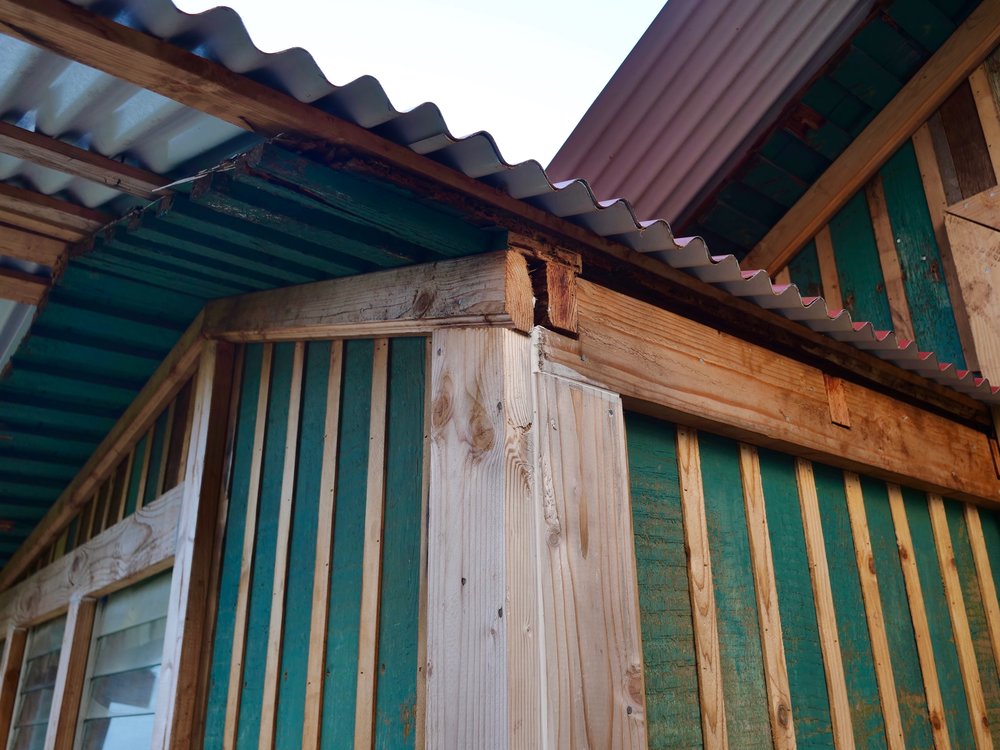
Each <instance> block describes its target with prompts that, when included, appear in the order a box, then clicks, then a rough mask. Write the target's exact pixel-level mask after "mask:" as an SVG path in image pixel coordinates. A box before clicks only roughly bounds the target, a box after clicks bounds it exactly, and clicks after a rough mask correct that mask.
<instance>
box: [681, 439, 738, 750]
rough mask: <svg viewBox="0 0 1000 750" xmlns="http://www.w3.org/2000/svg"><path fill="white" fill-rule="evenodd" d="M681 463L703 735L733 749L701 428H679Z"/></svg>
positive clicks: (708, 744)
mask: <svg viewBox="0 0 1000 750" xmlns="http://www.w3.org/2000/svg"><path fill="white" fill-rule="evenodd" d="M677 465H678V474H679V478H680V489H681V510H682V513H683V518H684V545H685V549H686V551H687V556H688V586H689V587H690V594H691V609H692V614H693V618H694V644H695V657H696V663H697V666H698V693H699V695H700V697H701V732H702V738H703V741H704V746H705V748H706V749H708V750H711V749H713V748H728V747H729V737H728V732H727V729H726V699H725V693H724V690H723V678H722V667H721V656H720V644H719V627H718V622H719V616H718V612H717V611H716V601H715V590H714V576H713V575H712V554H711V550H710V549H709V546H708V544H709V541H708V521H707V519H706V513H705V491H704V488H703V486H702V468H701V454H700V449H699V445H698V433H697V432H695V431H694V430H691V429H688V428H686V427H678V428H677Z"/></svg>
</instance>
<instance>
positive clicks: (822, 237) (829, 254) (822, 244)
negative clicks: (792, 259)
mask: <svg viewBox="0 0 1000 750" xmlns="http://www.w3.org/2000/svg"><path fill="white" fill-rule="evenodd" d="M815 239H816V259H817V260H818V261H819V278H820V282H821V283H822V285H823V299H825V300H826V306H827V308H829V309H830V310H841V309H843V307H844V298H843V296H842V295H841V292H840V274H839V273H838V272H837V258H836V254H835V253H834V251H833V237H832V236H831V234H830V225H829V224H827V225H825V226H823V227H822V228H821V229H820V230H819V231H818V232H817V233H816V238H815Z"/></svg>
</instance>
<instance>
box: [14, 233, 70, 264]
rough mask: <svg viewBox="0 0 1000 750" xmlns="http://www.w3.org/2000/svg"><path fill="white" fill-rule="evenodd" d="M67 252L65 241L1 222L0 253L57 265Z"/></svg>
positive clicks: (30, 261) (33, 261) (34, 261)
mask: <svg viewBox="0 0 1000 750" xmlns="http://www.w3.org/2000/svg"><path fill="white" fill-rule="evenodd" d="M65 253H66V243H65V242H61V241H60V240H55V239H52V238H51V237H45V236H44V235H41V234H36V233H34V232H25V231H24V230H21V229H16V228H15V227H11V226H7V225H5V224H0V255H6V256H7V257H8V258H16V259H17V260H25V261H28V262H29V263H41V264H42V265H43V266H55V265H56V264H57V263H59V261H60V259H61V258H62V257H63V255H65Z"/></svg>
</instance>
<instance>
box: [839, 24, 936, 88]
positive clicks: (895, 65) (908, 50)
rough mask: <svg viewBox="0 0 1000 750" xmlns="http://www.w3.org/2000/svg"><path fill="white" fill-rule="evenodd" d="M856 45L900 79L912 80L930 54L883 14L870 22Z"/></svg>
mask: <svg viewBox="0 0 1000 750" xmlns="http://www.w3.org/2000/svg"><path fill="white" fill-rule="evenodd" d="M853 44H854V46H855V47H857V48H858V49H860V50H861V51H862V52H864V53H865V54H866V55H868V56H869V57H870V58H871V59H872V60H874V61H875V62H876V63H878V64H879V65H880V66H881V67H883V68H885V69H886V70H887V71H888V72H889V73H891V74H892V75H893V77H895V78H896V79H897V80H899V81H908V80H910V76H912V75H913V74H914V73H916V72H917V71H918V70H919V69H920V66H921V65H923V64H924V62H926V61H927V58H928V57H930V55H929V54H928V53H927V52H926V51H925V50H924V49H923V48H922V47H920V46H918V45H916V44H914V43H913V42H912V41H910V40H909V39H908V38H907V37H906V36H904V35H903V34H900V33H899V31H897V30H896V29H894V28H892V26H890V25H889V24H888V23H886V21H885V19H884V18H882V17H881V16H876V17H875V18H873V19H872V20H871V21H870V22H869V23H866V24H865V25H864V26H863V27H862V28H861V30H860V31H859V32H858V34H857V36H855V37H854V41H853Z"/></svg>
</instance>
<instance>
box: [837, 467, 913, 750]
mask: <svg viewBox="0 0 1000 750" xmlns="http://www.w3.org/2000/svg"><path fill="white" fill-rule="evenodd" d="M844 492H845V494H846V496H847V512H848V515H849V516H850V518H851V534H852V536H853V537H854V554H855V557H856V559H857V564H858V577H859V578H860V580H861V595H862V597H863V599H864V602H865V619H866V620H867V621H868V636H869V638H870V639H871V645H872V658H873V659H874V661H875V677H876V679H877V681H878V695H879V701H880V702H881V703H882V717H883V718H884V719H885V737H886V742H887V744H888V746H889V750H904V748H905V746H906V745H905V742H904V741H903V721H902V719H901V718H900V714H899V697H898V696H897V695H896V680H895V679H894V677H893V674H892V660H891V658H890V656H889V640H888V638H887V637H886V633H885V617H884V615H883V614H882V598H881V595H880V594H879V590H878V578H877V577H876V575H875V555H874V553H873V552H872V545H871V538H870V536H869V533H868V516H867V514H866V513H865V498H864V495H863V494H862V492H861V480H860V478H859V477H858V475H857V474H855V473H853V472H850V471H845V472H844Z"/></svg>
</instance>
